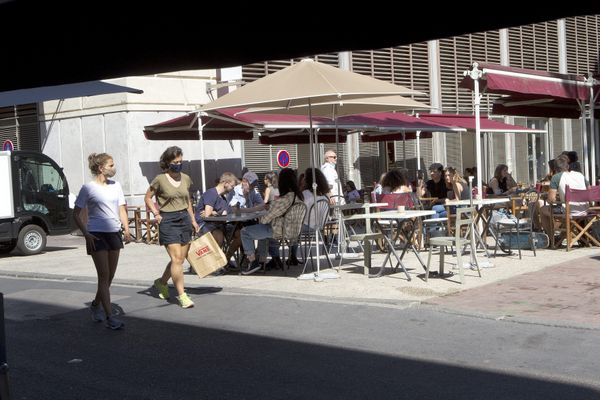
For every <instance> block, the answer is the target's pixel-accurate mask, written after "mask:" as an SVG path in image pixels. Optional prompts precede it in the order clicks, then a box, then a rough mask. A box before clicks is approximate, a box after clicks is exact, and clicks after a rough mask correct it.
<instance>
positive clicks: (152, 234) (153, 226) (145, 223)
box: [140, 203, 160, 244]
mask: <svg viewBox="0 0 600 400" xmlns="http://www.w3.org/2000/svg"><path fill="white" fill-rule="evenodd" d="M154 207H155V208H156V209H157V210H158V209H159V207H158V204H156V203H154ZM143 211H144V213H145V217H142V219H141V227H140V228H141V229H140V232H141V236H140V237H141V238H142V240H143V241H144V242H146V244H152V243H158V235H160V228H159V224H158V221H157V220H156V218H155V216H154V215H153V214H152V211H150V209H148V208H145V209H144V210H143Z"/></svg>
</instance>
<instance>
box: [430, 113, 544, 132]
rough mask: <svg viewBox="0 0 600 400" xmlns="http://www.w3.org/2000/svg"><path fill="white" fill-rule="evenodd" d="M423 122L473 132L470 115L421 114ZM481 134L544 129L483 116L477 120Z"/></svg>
mask: <svg viewBox="0 0 600 400" xmlns="http://www.w3.org/2000/svg"><path fill="white" fill-rule="evenodd" d="M420 117H421V118H422V119H423V120H425V121H430V122H435V123H438V124H443V125H446V126H454V127H458V128H464V129H466V130H468V131H475V117H474V116H472V115H458V114H421V116H420ZM479 123H480V127H481V131H482V132H492V133H544V132H546V130H544V129H531V128H525V127H522V126H518V125H511V124H505V123H504V122H499V121H494V120H491V119H488V118H487V117H485V116H482V117H481V118H479Z"/></svg>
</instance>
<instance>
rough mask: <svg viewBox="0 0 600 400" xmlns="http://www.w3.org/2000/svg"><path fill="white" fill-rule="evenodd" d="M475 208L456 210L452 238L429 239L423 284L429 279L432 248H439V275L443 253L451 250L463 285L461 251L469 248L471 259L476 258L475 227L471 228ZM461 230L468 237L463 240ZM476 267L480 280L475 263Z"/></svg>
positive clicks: (441, 269)
mask: <svg viewBox="0 0 600 400" xmlns="http://www.w3.org/2000/svg"><path fill="white" fill-rule="evenodd" d="M476 213H477V212H476V211H475V207H462V208H461V207H459V208H457V209H456V220H455V227H454V236H438V237H432V238H431V239H430V246H429V257H428V258H427V267H426V269H425V282H427V280H428V279H429V266H430V264H431V254H432V253H433V246H439V247H440V271H439V273H440V275H443V272H444V253H445V252H446V250H447V248H448V247H450V248H453V249H454V250H455V253H456V261H457V265H458V271H459V274H460V283H461V284H464V283H465V277H464V272H463V262H462V254H461V253H462V249H463V247H465V246H469V247H470V248H471V254H472V256H473V257H476V254H475V250H476V249H475V227H474V226H473V221H474V219H475V215H476ZM463 228H465V229H466V231H467V232H468V237H467V238H465V237H463V236H462V234H461V232H462V231H463ZM475 265H476V266H477V272H478V274H479V277H480V278H481V270H480V269H479V265H478V263H475Z"/></svg>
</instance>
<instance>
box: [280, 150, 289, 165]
mask: <svg viewBox="0 0 600 400" xmlns="http://www.w3.org/2000/svg"><path fill="white" fill-rule="evenodd" d="M277 164H279V166H280V167H281V168H286V167H287V166H288V165H290V153H288V152H287V150H279V151H278V152H277Z"/></svg>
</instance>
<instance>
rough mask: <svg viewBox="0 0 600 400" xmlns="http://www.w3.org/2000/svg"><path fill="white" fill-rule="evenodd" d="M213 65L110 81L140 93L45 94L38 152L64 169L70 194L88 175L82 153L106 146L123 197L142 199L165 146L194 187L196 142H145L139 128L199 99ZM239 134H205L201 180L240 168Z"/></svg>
mask: <svg viewBox="0 0 600 400" xmlns="http://www.w3.org/2000/svg"><path fill="white" fill-rule="evenodd" d="M214 76H215V71H214V70H212V71H182V72H177V73H169V74H161V75H154V76H147V77H130V78H122V79H114V80H111V81H110V82H111V83H115V84H119V85H125V86H130V87H134V88H138V89H142V90H144V93H143V94H141V95H136V94H129V93H118V94H111V95H100V96H93V97H86V98H76V99H67V100H64V101H50V102H46V103H44V104H42V105H41V107H40V115H39V117H40V132H41V136H42V138H41V139H42V151H43V152H44V153H45V154H47V155H49V156H50V157H52V158H53V159H54V160H55V161H56V162H57V163H58V164H59V165H61V166H62V167H63V168H64V172H65V175H66V176H67V179H68V182H69V188H70V191H71V193H74V194H77V193H78V192H79V189H80V187H81V185H82V184H83V183H84V182H87V181H89V180H90V179H91V174H90V171H89V168H88V164H87V157H88V155H89V154H90V153H93V152H95V153H101V152H107V153H109V154H111V155H112V156H113V158H114V160H115V164H116V167H117V175H116V177H115V179H116V180H118V181H119V182H120V183H121V184H122V185H123V190H124V192H125V195H126V197H127V198H128V200H127V201H128V203H129V204H131V205H137V204H142V203H143V195H144V193H145V192H146V190H147V189H148V184H149V183H150V181H151V180H152V179H153V178H154V177H155V176H156V174H158V173H160V169H159V166H158V160H159V158H160V155H161V154H162V152H163V151H164V149H166V148H167V147H168V146H173V145H176V146H179V147H181V148H182V149H183V153H184V160H185V161H186V162H185V164H184V172H185V173H187V174H189V175H190V176H191V177H192V180H193V181H194V186H193V191H196V190H198V189H200V190H201V191H203V188H202V187H201V185H202V183H201V162H200V159H201V152H200V142H199V141H148V140H146V138H145V137H144V133H143V127H144V126H145V125H152V124H156V123H158V122H163V121H165V120H168V119H171V118H175V117H178V116H181V115H184V114H185V112H187V111H191V110H194V109H196V108H198V107H199V106H200V105H202V104H204V103H207V102H208V101H209V98H208V96H207V94H206V83H207V82H214ZM241 147H242V146H241V142H240V141H232V142H229V141H205V143H204V157H205V164H206V183H207V187H212V186H213V183H214V181H215V179H216V178H217V177H218V176H220V174H221V173H222V172H225V171H231V172H233V173H235V174H236V175H239V173H240V172H241V167H242V165H241V156H242V155H241Z"/></svg>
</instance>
